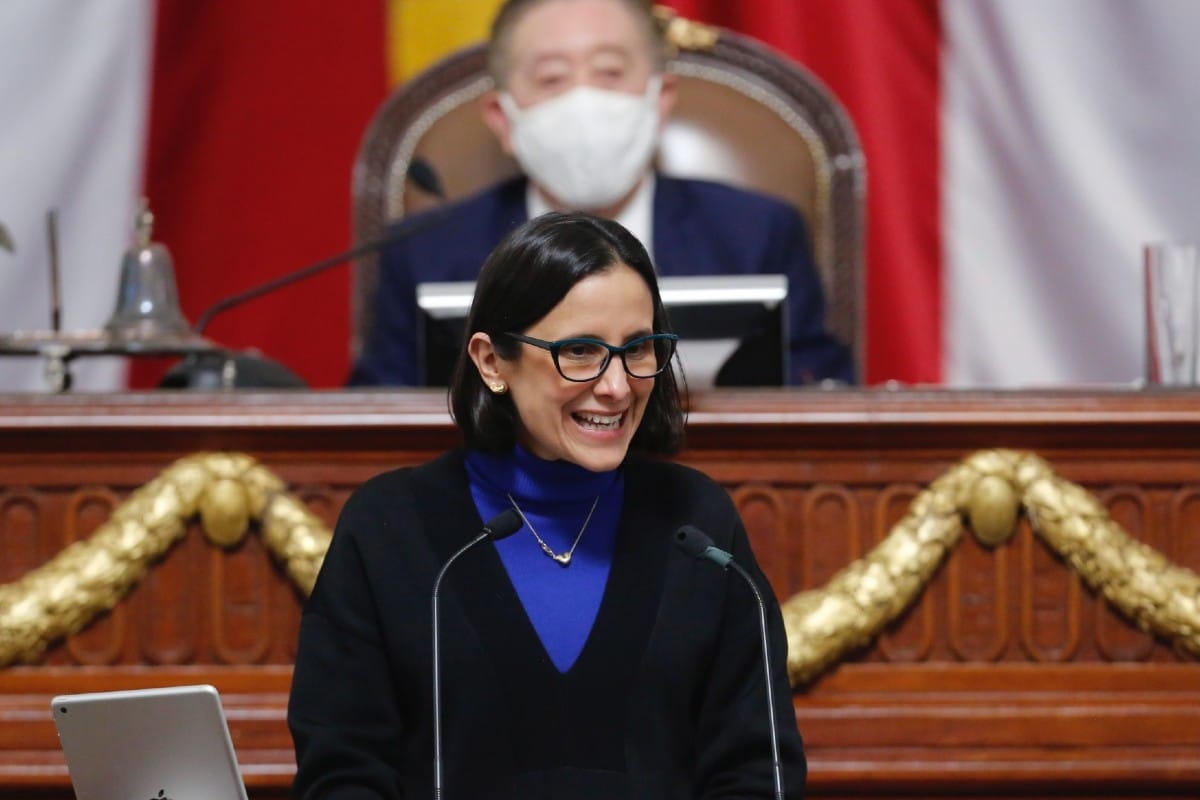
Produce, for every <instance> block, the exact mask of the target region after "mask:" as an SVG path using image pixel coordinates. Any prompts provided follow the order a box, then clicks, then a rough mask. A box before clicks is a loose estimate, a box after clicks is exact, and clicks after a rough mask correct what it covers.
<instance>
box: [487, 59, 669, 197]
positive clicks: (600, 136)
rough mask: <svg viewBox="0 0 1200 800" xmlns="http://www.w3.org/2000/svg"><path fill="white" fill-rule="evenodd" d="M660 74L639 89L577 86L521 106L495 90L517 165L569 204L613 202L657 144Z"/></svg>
mask: <svg viewBox="0 0 1200 800" xmlns="http://www.w3.org/2000/svg"><path fill="white" fill-rule="evenodd" d="M661 89H662V78H661V76H658V75H654V76H651V78H650V81H649V83H648V84H647V85H646V91H645V93H644V94H641V95H636V94H628V93H626V92H615V91H612V90H609V89H597V88H594V87H591V86H577V87H575V88H574V89H571V90H569V91H567V92H564V93H563V94H561V95H558V96H557V97H552V98H550V99H549V100H543V101H542V102H540V103H538V104H537V105H533V106H530V107H529V108H525V109H520V108H517V104H516V102H515V101H514V100H513V99H512V95H510V94H508V93H507V92H504V93H502V94H501V95H500V107H501V108H503V109H504V114H505V116H507V117H508V120H509V124H510V126H511V135H512V145H513V151H514V153H515V154H516V157H517V161H518V163H520V165H521V168H522V169H524V170H525V173H526V174H527V175H528V176H529V177H530V178H531V179H532V180H533V182H534V183H536V184H538V185H539V186H541V187H542V188H543V189H545V190H546V191H547V192H549V193H550V194H551V195H553V196H554V197H555V198H557V199H558V200H560V201H562V202H563V203H565V204H567V206H568V207H570V208H572V209H576V210H588V209H596V208H603V207H605V206H608V205H611V204H613V203H615V202H616V201H618V200H620V199H621V198H622V197H624V196H625V195H626V194H628V193H629V191H630V190H632V189H633V187H634V186H635V185H636V184H637V182H638V181H639V180H641V178H642V176H643V175H645V173H646V169H647V167H649V166H650V160H651V159H652V158H653V157H654V150H655V147H656V146H657V145H658V97H659V93H660V91H661Z"/></svg>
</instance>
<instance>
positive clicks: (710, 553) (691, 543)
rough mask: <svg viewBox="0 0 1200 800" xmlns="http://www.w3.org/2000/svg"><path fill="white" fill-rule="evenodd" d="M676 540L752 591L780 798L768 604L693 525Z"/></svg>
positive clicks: (744, 574)
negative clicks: (727, 572) (736, 578)
mask: <svg viewBox="0 0 1200 800" xmlns="http://www.w3.org/2000/svg"><path fill="white" fill-rule="evenodd" d="M675 543H676V544H678V545H679V547H680V548H681V549H682V550H683V551H684V552H685V553H687V554H688V555H690V556H692V557H693V558H697V559H705V560H707V561H711V562H713V563H714V564H716V565H717V566H719V567H721V568H722V569H731V570H733V571H734V572H735V573H737V574H738V575H740V576H741V578H742V580H744V581H745V582H746V584H747V585H748V586H749V587H750V591H751V592H753V593H754V599H755V601H756V602H757V603H758V629H759V634H760V637H761V640H762V657H763V678H764V680H765V681H766V687H767V722H768V723H769V728H770V731H771V772H772V775H773V777H774V779H775V798H776V800H784V797H783V765H782V764H781V763H780V761H779V728H778V724H777V722H776V720H775V691H774V688H773V687H772V685H771V657H770V652H771V651H770V643H769V641H768V639H767V605H766V603H765V602H763V596H762V592H760V591H759V589H758V584H756V583H755V582H754V579H753V578H752V577H750V573H748V572H746V570H745V569H744V568H743V567H742V566H741V565H740V564H738V563H737V562H736V561H734V560H733V554H732V553H729V552H727V551H725V550H722V549H721V548H719V547H717V546H716V545H714V544H713V540H712V539H710V538H709V536H708V534H706V533H704V531H702V530H700V529H699V528H697V527H695V526H693V525H684V526H682V527H680V528H679V530H677V531H676V532H675Z"/></svg>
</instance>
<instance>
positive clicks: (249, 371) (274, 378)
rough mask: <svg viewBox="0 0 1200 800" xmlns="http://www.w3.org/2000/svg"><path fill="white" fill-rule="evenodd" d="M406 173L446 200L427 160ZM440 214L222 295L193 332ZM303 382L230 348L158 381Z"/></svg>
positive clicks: (424, 226) (199, 384) (227, 385)
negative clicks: (245, 304)
mask: <svg viewBox="0 0 1200 800" xmlns="http://www.w3.org/2000/svg"><path fill="white" fill-rule="evenodd" d="M405 175H406V177H407V178H408V179H409V180H411V181H412V182H413V184H414V185H416V186H417V188H419V189H421V190H422V191H424V192H426V193H428V194H431V195H433V196H434V197H436V198H437V199H438V201H439V203H441V204H445V202H446V195H445V193H444V192H443V191H442V184H441V181H440V180H439V178H438V175H437V172H436V171H435V170H434V168H433V166H432V165H430V164H429V162H428V161H426V160H424V159H420V158H418V159H414V160H413V161H412V163H410V164H409V167H408V171H407V172H406V173H405ZM443 216H444V215H443V213H442V211H441V208H440V207H439V208H435V209H433V210H431V211H429V212H428V213H425V214H423V215H422V216H421V217H418V218H416V221H415V222H413V223H412V224H409V225H401V226H400V227H399V228H397V229H395V230H393V231H391V232H390V233H386V234H384V235H383V236H380V237H378V238H375V239H371V240H369V241H367V242H363V243H362V244H360V245H357V246H355V247H352V248H350V249H349V250H346V251H344V252H341V253H338V254H336V255H333V256H330V257H329V258H325V259H322V260H320V261H317V262H316V263H313V264H309V265H308V266H305V267H301V268H300V269H297V270H295V271H293V272H287V273H285V274H283V275H280V276H278V277H276V278H272V279H270V280H267V281H264V282H263V283H260V284H258V285H257V286H251V287H250V288H249V289H243V290H242V291H240V292H236V293H234V294H231V295H228V296H226V297H223V298H221V299H220V300H218V301H217V302H215V303H213V304H212V305H211V306H209V307H208V308H207V309H205V310H204V312H203V313H202V314H201V315H200V317H199V318H198V319H197V320H196V324H195V325H193V326H192V331H193V332H194V333H195V334H197V335H202V334H203V333H204V330H205V328H207V327H208V325H209V323H211V322H212V321H213V319H214V318H215V317H217V316H218V315H219V314H222V313H224V312H226V311H228V310H229V309H231V308H236V307H237V306H240V305H242V304H244V303H248V302H250V301H251V300H257V299H258V298H260V297H262V296H263V295H268V294H271V293H273V292H276V291H279V290H280V289H284V288H286V287H288V286H291V285H292V284H293V283H299V282H301V281H305V280H308V279H309V278H311V277H314V276H316V275H319V274H321V273H322V272H325V271H326V270H329V269H332V268H334V267H337V266H340V265H341V264H344V263H346V262H347V261H353V260H354V259H356V258H361V257H363V256H367V255H371V254H372V253H376V252H378V251H380V250H382V249H383V248H385V247H387V246H388V245H390V244H393V243H395V242H400V241H403V240H405V239H407V238H409V237H410V236H414V235H416V234H418V233H421V232H422V231H425V230H428V229H429V228H431V227H433V226H434V225H436V224H438V223H439V222H441V221H442V218H443ZM304 385H305V384H304V381H303V380H301V378H300V377H299V376H298V375H296V374H295V373H294V372H292V371H291V370H289V369H288V368H287V367H285V366H284V365H282V364H280V363H279V362H277V361H272V360H270V359H268V358H264V357H263V356H260V355H257V354H234V353H231V352H228V351H217V352H216V353H200V354H192V355H189V356H187V357H186V358H184V359H183V360H182V361H180V362H179V364H177V365H176V366H174V367H172V368H171V369H170V370H168V372H167V374H166V376H164V378H163V379H162V381H161V382H160V383H159V386H160V387H161V388H167V389H187V388H193V389H222V388H224V389H232V388H234V387H235V386H258V387H274V388H303V387H304Z"/></svg>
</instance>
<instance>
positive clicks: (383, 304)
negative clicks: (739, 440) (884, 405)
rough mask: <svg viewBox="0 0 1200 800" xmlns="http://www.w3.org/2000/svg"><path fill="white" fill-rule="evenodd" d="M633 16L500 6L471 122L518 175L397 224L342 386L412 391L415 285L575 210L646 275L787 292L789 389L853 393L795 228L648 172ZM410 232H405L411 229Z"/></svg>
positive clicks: (640, 3)
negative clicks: (368, 326) (827, 386)
mask: <svg viewBox="0 0 1200 800" xmlns="http://www.w3.org/2000/svg"><path fill="white" fill-rule="evenodd" d="M664 60H665V54H664V46H663V41H662V36H661V33H660V31H659V29H658V25H657V22H656V20H655V18H654V15H653V13H652V11H651V9H650V4H649V3H648V2H646V0H508V2H506V3H505V4H504V5H503V6H502V7H501V8H500V10H499V12H498V13H497V15H496V18H495V21H494V22H493V24H492V32H491V39H490V45H489V53H488V66H489V69H490V71H491V73H492V77H493V79H494V81H495V84H496V88H495V90H494V91H492V92H490V93H489V94H488V95H487V96H486V97H485V98H484V101H483V103H484V105H483V117H484V122H485V123H486V124H487V126H488V127H489V128H490V129H491V130H492V132H493V133H494V134H495V135H496V137H497V138H498V140H499V142H500V145H501V147H502V148H503V149H504V151H505V152H506V153H508V154H510V155H512V156H514V157H515V158H516V160H517V162H518V163H519V164H520V166H521V168H522V170H523V171H524V175H523V176H521V177H518V178H515V179H511V180H508V181H505V182H502V183H500V184H498V185H496V186H493V187H491V188H489V189H486V190H484V191H482V192H480V193H479V194H476V195H474V196H472V197H469V198H466V199H464V200H462V201H461V202H459V203H457V204H456V205H454V206H451V207H447V208H445V209H440V210H438V211H435V212H432V213H435V214H437V215H438V217H437V218H436V219H434V220H432V221H430V220H426V221H424V222H418V221H417V220H420V217H414V218H412V219H410V220H406V221H404V222H401V223H399V231H403V230H404V229H405V228H408V229H410V230H412V234H411V235H409V236H401V237H400V238H398V239H397V241H396V242H395V243H394V244H392V245H391V246H389V247H388V248H387V249H385V250H384V251H383V253H382V255H381V258H380V274H379V286H378V291H377V294H376V296H375V324H374V327H373V329H372V330H371V331H370V332H369V334H368V336H367V337H366V341H364V343H363V350H362V353H361V355H360V357H359V359H358V361H357V362H356V363H355V365H354V368H353V371H352V373H351V376H350V381H349V382H350V383H351V384H355V385H414V384H417V383H419V382H420V375H419V360H418V346H417V342H418V341H419V339H418V333H417V328H418V324H419V321H420V320H419V318H418V314H417V306H416V285H417V284H418V283H424V282H429V281H470V280H474V279H475V277H476V275H477V274H478V272H479V268H480V267H481V266H482V264H483V262H484V260H485V259H486V258H487V255H488V253H489V252H491V250H492V248H493V247H495V245H496V244H497V243H499V241H500V240H501V239H502V238H503V237H504V236H505V234H507V233H508V232H509V231H511V230H512V229H513V228H515V227H517V226H518V225H520V224H521V223H522V222H524V221H526V220H527V219H529V218H532V217H534V216H537V215H539V214H542V213H545V212H547V211H551V210H582V211H588V212H591V213H593V214H597V215H600V216H604V217H608V218H611V219H615V220H616V221H618V222H620V223H621V224H622V225H624V226H625V227H626V228H628V229H629V230H630V231H631V232H632V233H633V234H634V235H635V236H637V237H638V238H639V239H640V240H641V241H642V242H643V244H645V246H646V248H647V250H649V252H650V254H651V256H652V257H653V259H654V262H655V265H656V267H657V269H658V271H659V274H660V275H664V276H674V275H730V274H746V275H762V274H784V275H786V276H787V278H788V308H787V313H788V326H789V335H790V354H789V356H790V357H789V365H790V367H789V370H790V372H789V382H791V383H812V382H817V381H821V380H825V379H834V380H838V381H843V382H848V383H849V382H853V380H854V364H853V361H852V359H851V356H850V354H849V351H848V350H847V349H846V348H845V347H844V346H843V345H842V344H841V343H839V342H838V341H836V340H835V339H834V338H833V337H831V336H830V335H829V334H828V333H827V332H826V330H825V321H824V299H823V297H822V292H821V285H820V281H819V279H818V277H817V271H816V268H815V266H814V264H813V261H812V255H811V248H810V245H809V239H808V233H807V230H806V227H805V224H804V221H803V220H802V219H801V217H800V216H799V214H798V213H797V212H796V211H795V210H794V209H793V208H792V207H791V206H789V205H787V204H786V203H783V202H782V201H779V200H775V199H773V198H768V197H765V196H763V195H758V194H754V193H751V192H746V191H743V190H739V189H735V188H732V187H729V186H724V185H721V184H716V183H710V182H705V181H695V180H681V179H677V178H670V177H667V176H664V175H661V174H658V173H656V172H655V171H654V169H653V161H654V154H655V151H656V149H657V145H658V139H659V135H660V133H661V131H662V128H663V125H664V123H665V121H666V119H667V117H668V116H669V114H670V112H671V109H672V107H673V105H674V101H675V81H674V76H672V75H669V74H666V73H664V71H663V64H664ZM417 226H419V227H417Z"/></svg>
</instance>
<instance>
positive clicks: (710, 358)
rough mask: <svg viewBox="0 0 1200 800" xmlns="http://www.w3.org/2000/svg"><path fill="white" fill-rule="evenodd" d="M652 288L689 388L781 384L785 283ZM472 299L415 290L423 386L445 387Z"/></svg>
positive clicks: (455, 291)
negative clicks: (676, 337)
mask: <svg viewBox="0 0 1200 800" xmlns="http://www.w3.org/2000/svg"><path fill="white" fill-rule="evenodd" d="M658 288H659V293H660V294H661V295H662V299H663V305H664V306H666V308H667V314H668V316H669V317H670V319H671V326H672V327H673V328H674V330H675V333H677V334H679V349H678V352H679V360H680V362H681V363H682V365H683V369H684V374H685V376H686V377H687V381H688V385H689V386H690V387H692V388H704V387H707V386H779V385H781V384H784V383H787V362H788V332H787V304H786V302H785V301H786V299H787V276H786V275H696V276H676V277H669V278H659V281H658ZM474 294H475V283H474V282H473V281H455V282H442V283H421V284H418V285H417V306H418V307H419V308H420V312H421V313H420V317H421V329H420V336H421V340H420V342H419V344H418V350H419V354H420V358H421V375H422V382H423V384H424V385H426V386H446V385H447V384H449V382H450V377H451V374H452V373H453V371H454V362H455V359H457V357H458V353H459V351H460V349H461V348H462V343H463V334H464V331H465V328H466V321H467V313H468V311H470V308H471V299H472V297H473V296H474Z"/></svg>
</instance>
